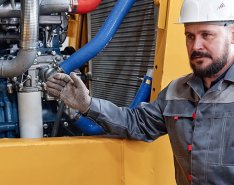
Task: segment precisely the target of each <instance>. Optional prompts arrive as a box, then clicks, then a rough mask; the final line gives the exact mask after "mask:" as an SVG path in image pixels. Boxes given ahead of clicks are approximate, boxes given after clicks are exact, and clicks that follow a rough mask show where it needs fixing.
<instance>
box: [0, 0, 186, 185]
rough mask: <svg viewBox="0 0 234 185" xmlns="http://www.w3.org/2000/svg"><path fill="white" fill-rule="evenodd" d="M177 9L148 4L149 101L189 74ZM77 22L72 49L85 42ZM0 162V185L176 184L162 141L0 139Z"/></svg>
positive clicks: (174, 4) (162, 1)
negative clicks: (153, 32)
mask: <svg viewBox="0 0 234 185" xmlns="http://www.w3.org/2000/svg"><path fill="white" fill-rule="evenodd" d="M0 2H1V1H0ZM5 2H6V1H5ZM39 2H40V1H39ZM41 3H43V1H41ZM181 3H182V0H176V1H173V0H154V4H155V6H156V7H158V8H159V14H158V22H157V28H158V29H157V39H156V49H155V62H154V75H153V85H152V91H151V101H153V100H154V99H155V98H156V97H157V94H158V93H159V91H160V90H161V89H162V88H164V87H165V86H166V85H167V84H168V83H169V82H170V81H171V80H173V79H176V78H177V77H179V76H181V75H184V74H187V73H189V72H190V69H189V65H188V60H187V55H186V48H185V39H184V30H183V29H184V28H183V25H180V24H177V18H178V17H179V10H180V6H181ZM16 4H17V1H16ZM0 7H1V6H0ZM0 11H1V10H0ZM54 19H56V17H54ZM80 19H81V18H80V17H79V15H76V16H75V17H73V19H72V20H70V22H69V28H68V33H69V36H70V40H69V43H70V45H72V46H74V47H75V48H78V47H81V45H84V44H83V43H84V42H85V38H78V37H79V33H80V32H81V31H80V29H83V28H81V26H80V24H81V23H80V22H83V21H81V20H80ZM41 21H42V20H41ZM44 22H46V21H44ZM46 28H47V27H45V29H46ZM48 29H49V27H48ZM84 32H85V31H83V33H84ZM83 35H85V34H83ZM83 37H86V35H85V36H83ZM78 40H79V43H82V44H81V45H80V44H77V42H78ZM79 45H80V46H79ZM38 54H40V53H38ZM37 67H38V66H35V69H36V68H37ZM31 73H32V71H31ZM31 111H32V112H33V110H31ZM32 121H33V120H32ZM0 156H1V162H0V163H1V165H0V182H1V184H3V185H16V184H17V185H42V184H43V185H175V184H176V183H175V180H174V167H173V154H172V152H171V148H170V144H169V140H168V137H167V136H163V137H162V138H159V139H158V140H156V141H154V142H152V143H144V142H138V141H131V140H125V139H110V138H104V137H101V136H100V137H87V136H76V137H50V138H35V139H29V138H14V139H13V138H11V139H10V138H5V139H1V143H0Z"/></svg>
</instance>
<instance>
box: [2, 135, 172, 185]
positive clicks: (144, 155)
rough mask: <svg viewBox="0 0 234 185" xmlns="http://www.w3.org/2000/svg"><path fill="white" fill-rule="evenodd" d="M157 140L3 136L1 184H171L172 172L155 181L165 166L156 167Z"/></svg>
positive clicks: (164, 171)
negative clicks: (7, 137) (146, 141)
mask: <svg viewBox="0 0 234 185" xmlns="http://www.w3.org/2000/svg"><path fill="white" fill-rule="evenodd" d="M155 144H156V142H153V143H144V142H136V141H128V140H121V139H107V138H94V137H70V138H66V137H64V138H48V139H2V140H1V144H0V156H1V158H0V163H1V165H0V179H1V184H4V185H16V184H17V185H42V184H43V185H160V184H162V185H167V184H168V185H169V184H170V183H169V181H168V177H169V176H171V174H168V175H167V178H166V179H164V181H163V183H159V182H158V179H157V178H158V175H159V174H160V173H162V172H163V173H167V171H166V168H165V165H163V166H162V167H160V168H157V167H156V166H157V164H160V163H162V161H161V159H160V157H159V158H156V157H155V154H154V152H153V151H154V150H155V149H156V147H157V146H156V145H155ZM159 147H160V148H163V147H164V146H160V144H159ZM164 155H165V154H164Z"/></svg>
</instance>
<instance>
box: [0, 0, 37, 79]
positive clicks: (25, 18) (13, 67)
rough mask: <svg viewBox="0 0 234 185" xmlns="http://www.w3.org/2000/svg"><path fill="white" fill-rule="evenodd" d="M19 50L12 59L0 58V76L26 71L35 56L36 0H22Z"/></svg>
mask: <svg viewBox="0 0 234 185" xmlns="http://www.w3.org/2000/svg"><path fill="white" fill-rule="evenodd" d="M21 2H22V11H21V42H20V48H21V49H20V51H19V52H18V54H17V56H16V58H14V59H12V60H0V76H1V77H15V76H19V75H21V74H23V73H24V72H26V71H27V70H28V69H29V68H30V67H31V65H32V64H33V62H34V60H35V58H36V53H37V51H36V47H37V39H38V9H39V8H38V1H37V0H22V1H21Z"/></svg>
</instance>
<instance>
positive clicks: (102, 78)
mask: <svg viewBox="0 0 234 185" xmlns="http://www.w3.org/2000/svg"><path fill="white" fill-rule="evenodd" d="M115 3H116V0H103V1H102V3H101V5H100V6H99V7H98V9H97V10H95V11H94V12H92V13H91V14H90V19H89V21H90V34H91V38H93V37H94V36H95V34H96V33H97V32H98V30H99V29H100V27H101V26H102V24H103V23H104V21H105V19H106V18H107V16H108V14H109V13H110V11H111V10H112V7H113V6H114V5H115ZM157 12H158V11H157V10H155V7H154V3H153V1H149V0H140V1H137V2H136V3H135V4H134V6H133V7H132V9H131V11H130V12H129V14H128V15H127V17H126V18H125V19H124V21H123V23H122V24H121V26H120V28H119V30H118V31H117V33H116V34H115V36H114V38H113V39H112V40H111V42H110V43H109V45H108V46H107V47H106V48H105V49H104V50H103V51H102V52H101V53H100V54H99V55H98V56H97V57H95V58H94V59H92V62H91V70H92V76H93V77H92V82H91V93H92V96H94V97H97V98H102V99H106V100H109V101H112V102H113V103H115V104H116V105H118V106H129V105H130V103H131V102H132V100H133V98H134V97H135V95H136V92H137V90H138V88H139V86H140V84H141V80H140V79H141V78H142V77H143V76H144V75H145V74H146V72H147V69H149V68H153V64H154V50H155V21H156V20H155V17H157ZM155 14H156V15H155Z"/></svg>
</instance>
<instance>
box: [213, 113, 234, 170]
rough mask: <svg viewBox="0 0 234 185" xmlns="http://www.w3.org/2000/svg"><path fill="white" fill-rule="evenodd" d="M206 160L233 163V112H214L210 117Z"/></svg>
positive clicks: (223, 163) (217, 163)
mask: <svg viewBox="0 0 234 185" xmlns="http://www.w3.org/2000/svg"><path fill="white" fill-rule="evenodd" d="M208 162H209V163H211V164H215V165H228V166H230V165H234V112H224V113H216V114H215V115H214V116H213V117H211V135H210V138H209V151H208Z"/></svg>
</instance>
